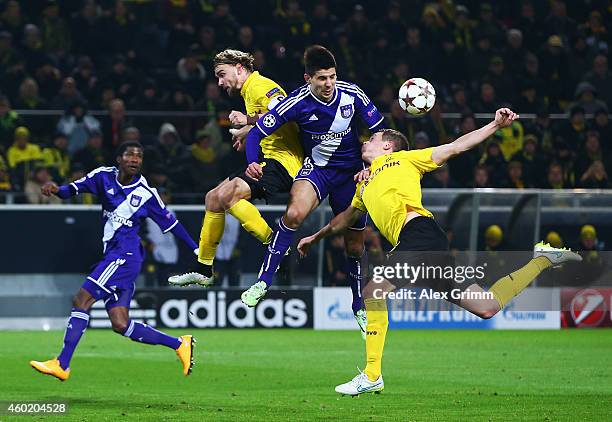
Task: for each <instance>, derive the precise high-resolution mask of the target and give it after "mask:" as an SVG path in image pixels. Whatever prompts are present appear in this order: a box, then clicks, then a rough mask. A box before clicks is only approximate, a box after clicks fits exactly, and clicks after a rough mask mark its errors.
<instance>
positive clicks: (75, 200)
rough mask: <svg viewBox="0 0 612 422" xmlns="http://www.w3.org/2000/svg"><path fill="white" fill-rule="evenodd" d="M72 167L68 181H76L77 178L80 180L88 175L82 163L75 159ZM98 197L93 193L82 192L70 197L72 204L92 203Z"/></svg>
mask: <svg viewBox="0 0 612 422" xmlns="http://www.w3.org/2000/svg"><path fill="white" fill-rule="evenodd" d="M73 162H74V164H73V165H72V169H71V171H70V178H69V179H68V182H74V181H75V180H79V179H81V178H83V177H85V176H86V175H87V172H85V170H84V169H83V166H81V164H80V163H77V162H75V161H73ZM95 199H96V197H95V196H93V194H91V193H81V194H79V195H75V196H73V197H72V198H70V200H69V201H70V203H72V204H86V205H91V204H94V203H95Z"/></svg>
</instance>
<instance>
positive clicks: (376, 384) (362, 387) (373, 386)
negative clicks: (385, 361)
mask: <svg viewBox="0 0 612 422" xmlns="http://www.w3.org/2000/svg"><path fill="white" fill-rule="evenodd" d="M384 389H385V382H384V381H383V377H382V375H381V376H379V377H378V379H377V380H376V381H370V380H369V379H368V376H367V375H366V374H365V373H364V372H361V371H359V374H358V375H357V376H356V377H355V378H353V379H352V380H350V381H349V382H347V383H344V384H340V385H338V386H336V393H340V394H342V395H343V396H344V395H346V396H358V395H360V394H363V393H375V394H380V392H381V391H382V390H384Z"/></svg>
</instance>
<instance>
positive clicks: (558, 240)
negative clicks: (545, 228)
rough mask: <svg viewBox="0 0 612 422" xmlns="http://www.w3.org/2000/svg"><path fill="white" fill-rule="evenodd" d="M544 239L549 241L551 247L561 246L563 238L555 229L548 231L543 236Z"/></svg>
mask: <svg viewBox="0 0 612 422" xmlns="http://www.w3.org/2000/svg"><path fill="white" fill-rule="evenodd" d="M544 241H545V242H546V243H550V246H552V247H553V248H562V247H563V245H564V243H563V238H562V237H561V235H559V233H557V232H555V231H551V232H548V234H547V235H546V237H545V238H544Z"/></svg>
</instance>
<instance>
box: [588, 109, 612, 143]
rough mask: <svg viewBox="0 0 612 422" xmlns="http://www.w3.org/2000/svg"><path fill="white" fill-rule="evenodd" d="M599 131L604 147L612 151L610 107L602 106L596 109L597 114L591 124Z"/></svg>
mask: <svg viewBox="0 0 612 422" xmlns="http://www.w3.org/2000/svg"><path fill="white" fill-rule="evenodd" d="M591 127H592V128H593V129H594V130H596V131H597V132H599V140H600V143H601V147H602V149H603V150H604V151H605V152H606V153H609V152H611V151H612V124H610V119H609V118H608V108H607V107H602V108H600V109H598V110H596V111H595V116H594V119H593V123H592V126H591Z"/></svg>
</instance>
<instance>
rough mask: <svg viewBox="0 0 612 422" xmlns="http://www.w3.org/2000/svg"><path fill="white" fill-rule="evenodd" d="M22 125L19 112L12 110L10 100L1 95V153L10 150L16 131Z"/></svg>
mask: <svg viewBox="0 0 612 422" xmlns="http://www.w3.org/2000/svg"><path fill="white" fill-rule="evenodd" d="M21 125H23V121H22V120H21V118H20V117H19V115H18V114H17V112H16V111H14V110H12V109H11V102H10V101H9V99H8V98H7V97H5V96H3V95H0V153H1V152H2V151H6V150H8V148H9V146H10V145H11V143H12V142H13V135H14V133H15V129H17V127H18V126H21Z"/></svg>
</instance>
